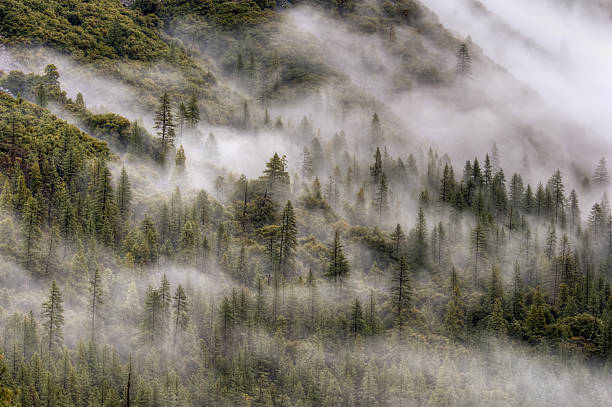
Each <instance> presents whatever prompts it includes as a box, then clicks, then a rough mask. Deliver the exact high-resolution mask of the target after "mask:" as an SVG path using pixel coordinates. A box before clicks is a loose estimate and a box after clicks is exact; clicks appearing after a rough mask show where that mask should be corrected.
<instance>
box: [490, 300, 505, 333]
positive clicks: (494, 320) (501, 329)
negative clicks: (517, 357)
mask: <svg viewBox="0 0 612 407" xmlns="http://www.w3.org/2000/svg"><path fill="white" fill-rule="evenodd" d="M487 327H488V329H489V331H491V332H493V333H495V334H496V335H498V336H500V337H502V336H505V335H506V333H507V332H508V321H506V320H505V319H504V308H503V306H502V300H501V298H497V299H496V300H495V303H494V304H493V311H492V312H491V315H489V322H488V325H487Z"/></svg>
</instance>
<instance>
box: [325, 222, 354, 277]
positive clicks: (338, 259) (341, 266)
mask: <svg viewBox="0 0 612 407" xmlns="http://www.w3.org/2000/svg"><path fill="white" fill-rule="evenodd" d="M349 271H350V270H349V264H348V261H347V260H346V258H345V257H344V250H343V248H342V243H341V242H340V231H338V230H336V231H335V232H334V242H333V244H332V248H331V251H330V259H329V264H328V266H327V277H329V278H330V279H333V280H334V283H338V282H342V280H343V279H344V278H345V277H346V276H348V274H349Z"/></svg>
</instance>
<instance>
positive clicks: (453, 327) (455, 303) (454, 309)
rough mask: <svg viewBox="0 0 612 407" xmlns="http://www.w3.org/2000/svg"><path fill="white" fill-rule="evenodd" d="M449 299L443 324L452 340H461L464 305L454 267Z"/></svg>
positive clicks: (463, 323) (463, 325)
mask: <svg viewBox="0 0 612 407" xmlns="http://www.w3.org/2000/svg"><path fill="white" fill-rule="evenodd" d="M450 283H451V297H450V300H449V302H448V304H447V305H446V316H445V324H446V329H447V330H448V332H449V334H450V335H451V338H452V339H455V338H462V337H463V333H464V329H465V305H464V302H463V297H462V294H461V287H460V286H459V278H458V277H457V272H456V270H455V267H453V269H452V272H451V281H450Z"/></svg>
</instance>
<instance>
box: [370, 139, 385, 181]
mask: <svg viewBox="0 0 612 407" xmlns="http://www.w3.org/2000/svg"><path fill="white" fill-rule="evenodd" d="M382 175H383V166H382V156H381V155H380V148H378V147H376V153H374V165H372V166H371V167H370V176H371V177H372V184H374V185H375V186H378V185H380V179H381V177H382Z"/></svg>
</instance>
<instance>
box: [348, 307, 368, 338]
mask: <svg viewBox="0 0 612 407" xmlns="http://www.w3.org/2000/svg"><path fill="white" fill-rule="evenodd" d="M364 330H365V319H364V316H363V308H362V307H361V302H360V301H359V299H358V298H355V302H353V307H352V310H351V332H352V333H353V335H354V337H355V338H357V335H361V334H363V332H364Z"/></svg>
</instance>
